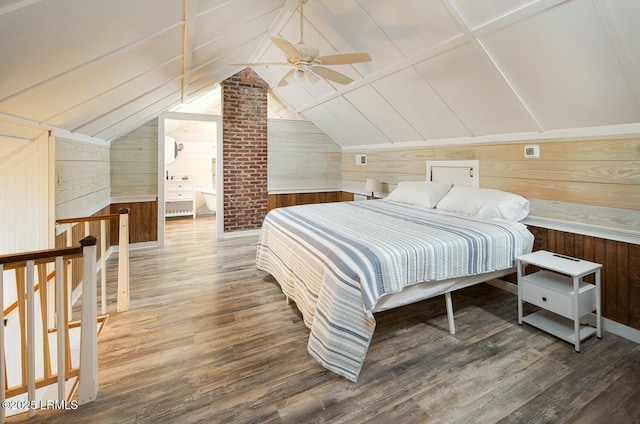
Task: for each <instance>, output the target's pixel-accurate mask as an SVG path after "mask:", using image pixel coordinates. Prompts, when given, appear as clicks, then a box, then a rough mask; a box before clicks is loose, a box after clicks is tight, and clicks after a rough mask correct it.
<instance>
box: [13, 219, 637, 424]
mask: <svg viewBox="0 0 640 424" xmlns="http://www.w3.org/2000/svg"><path fill="white" fill-rule="evenodd" d="M257 242H258V238H257V236H249V237H237V238H228V239H225V240H220V241H218V240H216V237H215V218H214V217H206V218H200V217H198V219H196V220H192V219H172V220H170V221H168V223H167V228H166V244H165V246H164V247H162V248H158V249H150V250H137V251H132V252H131V278H130V281H131V282H130V284H131V309H130V310H129V311H127V312H123V313H116V312H114V311H115V306H116V298H115V284H116V283H115V275H116V272H117V271H116V267H115V262H116V261H115V259H111V260H110V261H109V263H108V265H107V270H108V274H109V280H108V284H109V293H108V296H107V303H108V311H109V313H110V317H109V320H108V322H107V325H106V327H105V329H104V331H103V332H102V334H101V336H100V339H99V344H98V349H99V367H100V371H99V381H100V388H99V393H98V398H97V400H96V401H94V402H92V403H89V404H86V405H82V406H81V407H80V408H79V409H78V410H76V411H58V410H38V411H37V413H36V416H35V417H34V418H32V419H29V418H28V417H27V416H26V414H22V415H18V416H13V417H9V418H8V419H7V422H8V423H30V424H32V423H35V424H39V423H51V424H57V423H64V424H66V423H165V422H167V423H168V422H171V423H199V422H202V423H279V424H280V423H295V424H298V423H376V424H377V423H393V422H397V423H403V424H404V423H432V422H433V423H467V422H468V423H494V422H503V423H516V422H517V423H521V422H531V423H543V422H550V423H551V422H553V423H556V422H581V423H582V422H584V423H607V424H609V423H614V422H615V423H618V422H620V423H634V422H636V423H640V406H639V405H640V402H638V400H637V399H638V397H639V396H640V388H638V381H640V359H639V358H640V345H638V344H636V343H633V342H631V341H629V340H626V339H623V338H620V337H617V336H615V335H612V334H609V333H606V334H605V335H604V338H603V339H602V340H597V339H595V338H591V339H588V340H586V341H585V342H584V343H583V344H582V352H581V353H579V354H577V353H575V352H574V351H573V347H572V345H570V344H569V343H566V342H563V341H560V340H558V339H556V338H554V337H553V336H550V335H548V334H546V333H544V332H541V331H540V330H538V329H536V328H534V327H531V326H528V325H524V326H519V325H518V324H517V299H516V297H515V296H513V295H512V294H509V293H507V292H505V291H502V290H499V289H497V288H495V287H492V286H489V285H478V286H474V287H470V288H467V289H463V290H460V291H458V292H455V293H454V294H453V302H454V310H455V320H456V327H457V332H456V334H455V335H451V334H449V331H448V324H447V316H446V312H445V306H444V298H443V297H442V296H440V297H437V298H433V299H429V300H426V301H423V302H419V303H416V304H413V305H409V306H406V307H402V308H398V309H393V310H390V311H385V312H382V313H379V314H376V320H377V327H376V331H375V333H374V335H373V340H372V343H371V346H370V349H369V351H368V354H367V356H366V358H365V363H364V367H363V370H362V372H361V374H360V377H359V379H358V382H357V383H352V382H350V381H347V380H346V379H344V378H342V377H339V376H337V375H336V374H333V373H331V372H329V371H327V370H325V369H324V368H323V367H322V366H320V365H319V364H318V363H317V362H316V361H315V360H314V359H312V358H311V356H310V355H309V353H308V352H307V340H308V337H309V330H308V329H307V328H306V327H305V325H304V323H303V320H302V317H301V315H300V312H299V311H298V310H297V308H296V306H295V304H287V303H286V301H285V297H284V296H283V294H282V292H281V290H280V288H279V286H278V284H277V282H276V281H275V280H274V279H273V278H272V277H271V276H269V275H267V274H265V273H263V272H260V271H258V270H257V269H256V266H255V254H256V246H257Z"/></svg>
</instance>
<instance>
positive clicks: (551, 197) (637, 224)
mask: <svg viewBox="0 0 640 424" xmlns="http://www.w3.org/2000/svg"><path fill="white" fill-rule="evenodd" d="M527 144H538V145H539V146H540V158H538V159H525V158H524V146H525V145H527ZM356 154H367V157H368V164H367V165H366V166H356V165H355V163H354V156H355V155H356ZM463 159H477V160H479V161H480V186H481V187H487V188H495V189H500V190H505V191H510V192H514V193H518V194H521V195H522V196H525V197H526V198H528V199H530V200H531V201H532V215H535V216H545V217H547V218H554V219H560V220H567V219H570V220H572V221H577V222H582V223H585V224H592V225H602V226H608V227H612V228H618V229H623V230H630V231H637V229H638V228H640V136H636V137H625V138H610V139H582V140H578V139H572V140H562V141H560V140H557V141H550V140H543V141H529V142H511V143H508V142H505V143H492V144H478V145H460V146H435V147H414V148H396V149H385V150H368V151H367V150H362V151H357V152H356V151H349V152H344V153H343V155H342V175H343V187H345V188H349V189H354V190H363V189H364V182H365V180H366V179H367V178H370V177H373V178H377V179H378V180H379V181H381V183H382V190H383V192H386V193H389V192H390V191H391V190H393V188H395V187H396V185H397V184H398V183H399V182H400V181H404V180H424V179H425V178H426V176H425V171H426V169H425V161H426V160H463ZM567 211H571V213H570V214H568V213H567Z"/></svg>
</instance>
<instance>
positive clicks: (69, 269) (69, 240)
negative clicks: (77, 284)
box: [66, 223, 73, 321]
mask: <svg viewBox="0 0 640 424" xmlns="http://www.w3.org/2000/svg"><path fill="white" fill-rule="evenodd" d="M71 246H73V227H72V224H71V223H69V224H67V247H71ZM72 266H73V265H72V263H71V261H67V267H66V268H67V274H66V275H67V287H66V290H67V295H66V298H67V314H68V316H67V318H68V320H69V321H71V313H72V311H71V299H72V295H73V293H72V290H73V272H72V270H73V268H72Z"/></svg>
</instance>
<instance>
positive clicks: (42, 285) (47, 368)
mask: <svg viewBox="0 0 640 424" xmlns="http://www.w3.org/2000/svg"><path fill="white" fill-rule="evenodd" d="M47 284H48V283H47V266H46V265H45V264H40V265H38V294H39V295H40V296H39V297H40V320H41V321H42V369H43V371H44V374H43V378H44V379H45V380H46V379H48V378H49V377H51V374H52V373H51V361H50V360H49V358H50V357H51V349H50V346H49V323H48V318H49V299H48V298H49V296H48V287H47Z"/></svg>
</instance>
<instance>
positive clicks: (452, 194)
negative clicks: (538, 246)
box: [256, 161, 533, 382]
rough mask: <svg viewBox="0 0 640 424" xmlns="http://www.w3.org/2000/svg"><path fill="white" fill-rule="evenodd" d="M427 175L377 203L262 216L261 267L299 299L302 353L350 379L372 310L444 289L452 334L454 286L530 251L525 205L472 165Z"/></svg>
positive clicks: (499, 272) (492, 274)
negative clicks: (483, 179) (488, 185)
mask: <svg viewBox="0 0 640 424" xmlns="http://www.w3.org/2000/svg"><path fill="white" fill-rule="evenodd" d="M427 180H428V181H425V182H402V183H400V184H399V185H398V188H397V189H395V190H394V191H393V192H392V193H391V194H390V195H389V196H388V197H387V198H385V199H380V200H368V201H357V202H355V201H354V202H339V203H325V204H315V205H302V206H293V207H286V208H279V209H274V210H272V211H270V212H269V213H268V214H267V216H266V218H265V220H264V222H263V225H262V230H261V235H260V241H259V244H258V249H257V255H256V264H257V267H258V269H260V270H263V271H266V272H268V273H269V274H271V275H272V276H273V277H274V278H275V279H276V280H277V282H278V284H279V285H280V287H281V289H282V291H283V293H284V295H285V296H286V298H287V299H288V300H289V299H290V300H293V301H294V302H295V303H296V306H297V307H298V309H299V310H300V312H301V313H302V316H303V320H304V323H305V325H306V326H307V327H308V328H309V329H310V335H309V341H308V345H307V349H308V351H309V354H310V355H311V356H312V357H314V358H315V359H316V360H317V361H318V362H320V363H321V364H322V365H323V366H324V367H325V368H327V369H329V370H331V371H333V372H335V373H337V374H339V375H341V376H343V377H345V378H347V379H349V380H351V381H354V382H355V381H357V379H358V375H359V374H360V371H361V369H362V365H363V362H364V358H365V355H366V352H367V349H368V347H369V343H370V341H371V338H372V336H373V332H374V329H375V317H374V313H376V312H380V311H383V310H387V309H390V308H395V307H400V306H404V305H407V304H410V303H414V302H417V301H420V300H424V299H427V298H430V297H433V296H438V295H443V294H444V295H445V301H446V306H447V314H448V318H449V327H450V332H452V333H453V332H455V327H454V320H453V308H452V302H451V292H452V291H454V290H458V289H460V288H463V287H467V286H470V285H473V284H478V283H482V282H486V281H489V280H492V279H495V278H499V277H501V276H504V275H507V274H510V273H512V272H514V270H515V257H516V256H519V255H521V254H525V253H529V252H531V249H532V246H533V235H532V234H531V233H530V232H529V231H528V230H527V228H526V226H525V225H523V224H521V223H520V222H518V221H519V219H518V218H520V219H523V218H524V216H526V213H528V201H526V199H524V198H522V197H520V196H517V195H513V194H511V193H505V192H499V191H497V190H488V189H480V188H478V163H477V161H454V162H449V161H447V162H434V161H429V162H427ZM505 198H506V199H508V201H505V200H504V199H505ZM514 202H515V203H517V205H515V206H514V204H515V203H514ZM483 208H484V209H483ZM487 208H488V209H487ZM496 210H497V212H496ZM514 211H515V213H516V214H515V215H514ZM496 213H497V216H496ZM523 215H524V216H523Z"/></svg>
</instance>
